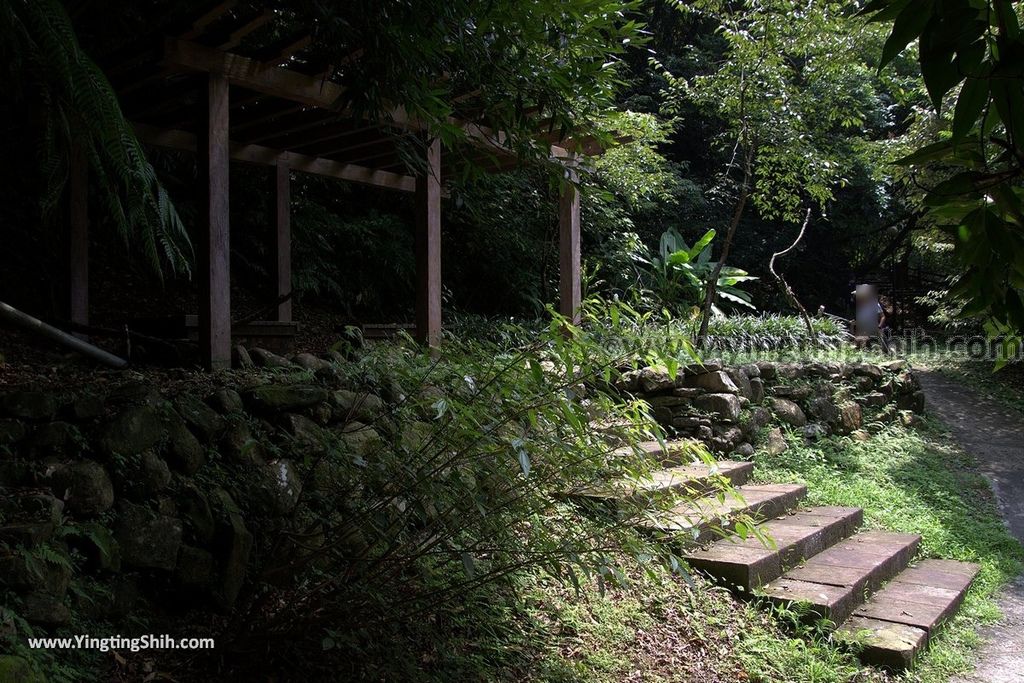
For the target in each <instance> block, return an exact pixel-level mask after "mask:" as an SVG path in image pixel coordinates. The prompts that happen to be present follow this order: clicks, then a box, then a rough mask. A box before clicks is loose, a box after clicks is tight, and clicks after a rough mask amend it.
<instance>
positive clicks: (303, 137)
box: [70, 2, 580, 369]
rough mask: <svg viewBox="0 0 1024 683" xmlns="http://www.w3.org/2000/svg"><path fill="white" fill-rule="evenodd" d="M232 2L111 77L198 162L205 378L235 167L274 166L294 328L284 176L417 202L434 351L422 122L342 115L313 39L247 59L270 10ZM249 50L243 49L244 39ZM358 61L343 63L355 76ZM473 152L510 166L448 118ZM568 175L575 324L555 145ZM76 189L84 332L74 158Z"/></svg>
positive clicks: (437, 153) (224, 281)
mask: <svg viewBox="0 0 1024 683" xmlns="http://www.w3.org/2000/svg"><path fill="white" fill-rule="evenodd" d="M232 4H233V3H230V2H227V3H221V4H220V5H218V6H216V7H214V8H213V9H211V10H209V11H208V12H206V13H205V14H203V15H202V16H201V17H198V18H197V19H195V20H194V21H193V22H191V24H190V25H189V26H187V27H185V28H184V30H181V31H178V32H176V33H174V35H171V36H169V37H165V38H163V40H162V43H161V41H159V40H158V41H155V43H156V44H153V41H150V45H148V46H146V47H145V48H144V49H143V50H142V51H141V52H137V53H133V54H128V55H123V56H122V57H121V58H119V60H118V62H117V63H115V64H111V65H109V67H108V69H107V71H108V75H109V76H110V78H111V81H112V83H113V84H114V85H115V87H116V89H117V91H118V94H119V97H120V98H121V100H122V107H123V109H124V111H125V114H126V116H127V117H128V119H129V120H130V121H131V122H132V124H133V126H134V128H135V131H136V133H137V135H138V137H139V139H140V140H141V141H142V142H144V143H145V144H148V145H153V146H157V147H164V148H171V149H178V150H187V151H191V152H194V153H196V154H197V156H198V167H199V184H200V188H199V189H200V197H201V225H200V235H201V237H200V239H199V240H198V243H197V244H196V245H195V246H196V248H197V257H198V258H197V276H198V278H199V284H200V302H199V346H200V350H201V354H202V359H203V363H204V365H205V366H206V367H207V368H210V369H219V368H227V367H230V364H231V347H232V343H231V296H230V268H229V253H230V241H231V230H230V225H229V192H228V188H229V166H230V162H231V161H241V162H247V163H253V164H264V165H269V166H273V167H274V168H275V173H274V182H273V191H274V197H275V212H274V222H275V226H276V240H274V243H273V245H272V246H273V252H274V258H273V264H274V270H275V279H276V291H277V295H278V302H279V304H278V306H277V314H276V318H277V320H278V321H283V322H290V321H291V319H292V305H291V301H290V298H289V295H290V293H291V226H290V208H289V204H290V179H291V174H292V172H303V173H312V174H317V175H322V176H327V177H331V178H336V179H339V180H346V181H349V182H355V183H360V184H364V185H371V186H374V187H379V188H385V189H389V190H393V191H396V192H409V193H412V194H413V195H414V202H415V206H416V225H415V245H416V280H417V285H416V286H417V295H416V336H417V338H418V339H419V340H421V341H422V342H423V343H425V344H428V345H431V346H434V345H437V344H438V343H439V341H440V337H441V317H442V314H441V199H442V194H443V188H442V180H443V178H444V177H446V175H448V174H449V173H451V172H452V171H453V170H454V168H453V167H450V166H449V163H454V161H455V159H454V157H453V159H452V160H451V162H449V161H448V159H446V156H447V155H443V154H442V149H441V144H440V142H439V141H438V140H437V139H428V138H427V136H428V135H429V131H428V130H427V126H426V124H425V123H424V122H421V121H419V120H417V119H416V118H414V117H412V116H409V115H408V114H407V113H406V112H405V111H404V110H402V109H400V108H395V109H394V110H393V111H391V112H389V113H388V115H387V116H386V117H384V118H383V119H382V120H380V121H370V120H366V119H363V118H358V117H356V116H354V115H353V114H352V112H350V111H346V110H345V109H344V108H343V105H342V104H341V102H343V101H344V97H343V95H344V90H343V87H342V86H341V85H339V84H337V83H335V82H333V81H332V80H331V79H330V78H331V75H332V74H333V73H334V71H335V69H337V68H338V65H318V64H315V63H313V61H312V60H310V59H306V58H304V51H305V50H306V49H307V48H308V47H309V45H310V44H311V39H310V37H309V36H308V35H295V36H292V37H289V38H287V39H284V40H278V41H276V42H275V43H274V44H271V45H265V46H263V47H260V48H257V49H253V50H250V51H248V52H247V53H246V54H242V53H241V50H240V49H239V45H240V44H241V43H242V42H243V40H244V39H246V38H247V37H249V36H250V35H252V34H254V33H255V32H256V31H259V30H266V27H267V26H268V25H269V24H270V23H271V22H272V20H273V19H274V18H275V13H274V12H273V11H269V12H262V13H259V14H257V15H254V16H236V15H235V14H233V13H232V12H231V8H232ZM248 42H251V41H248ZM358 58H359V55H358V53H356V54H353V55H352V56H351V58H350V59H351V61H352V63H353V67H354V68H358ZM451 123H454V124H456V125H458V126H460V127H461V128H462V129H463V130H464V131H465V133H466V138H467V139H468V140H469V141H470V144H471V146H472V148H471V149H470V151H468V152H466V153H464V154H463V155H460V157H459V158H460V159H463V160H464V159H466V158H467V157H468V158H469V160H470V161H473V162H477V163H480V164H481V165H484V166H487V167H489V168H493V169H494V170H501V169H505V168H511V167H514V166H515V165H517V163H518V161H519V160H518V159H517V158H516V156H515V155H514V154H513V153H512V152H511V151H510V150H509V149H508V148H507V147H506V145H505V140H504V136H503V135H502V134H501V133H500V132H497V131H494V130H491V129H489V128H487V127H486V126H482V125H479V124H477V123H473V122H470V121H461V120H454V119H453V120H452V121H451ZM410 136H412V137H415V138H417V139H416V142H417V143H418V144H420V145H422V146H423V148H424V149H425V150H426V152H425V157H426V166H425V168H423V169H422V170H420V171H418V172H417V173H415V174H413V175H410V174H409V171H408V169H407V166H406V164H405V162H404V161H403V159H402V156H401V154H400V150H399V149H398V147H397V146H396V145H397V144H398V141H399V140H401V139H402V138H403V137H410ZM551 156H552V159H554V160H555V161H558V162H559V163H562V164H564V165H565V168H566V173H565V180H564V181H563V183H562V188H561V192H560V202H559V211H558V220H559V235H560V237H559V267H560V285H559V310H560V311H561V313H562V314H564V315H566V316H568V317H570V318H572V319H574V320H578V313H579V305H580V203H579V195H578V192H577V190H576V186H575V180H576V177H575V170H574V165H575V164H574V162H575V156H574V155H573V154H572V153H571V152H569V151H568V150H567V148H566V145H562V144H552V145H551ZM72 169H73V170H72V173H71V182H70V210H71V217H70V228H71V239H70V244H71V249H72V255H71V278H70V282H71V293H70V296H71V320H72V322H73V323H77V324H80V325H88V319H89V302H88V287H89V282H88V278H89V276H88V272H89V266H88V217H87V215H86V214H87V203H86V201H85V200H84V197H85V187H86V182H87V177H86V165H85V160H84V157H83V156H82V155H75V156H74V158H73V159H72Z"/></svg>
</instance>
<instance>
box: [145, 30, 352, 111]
mask: <svg viewBox="0 0 1024 683" xmlns="http://www.w3.org/2000/svg"><path fill="white" fill-rule="evenodd" d="M163 64H164V65H165V66H168V67H171V68H177V69H185V70H190V71H200V72H202V71H205V72H209V73H218V74H221V75H223V76H225V77H226V78H227V79H228V80H229V81H231V82H232V83H234V84H235V85H240V86H242V87H245V88H249V89H250V90H255V91H257V92H261V93H264V94H266V95H273V96H274V97H280V98H282V99H286V100H291V101H293V102H301V103H302V104H308V105H310V106H312V107H317V108H319V109H327V110H332V111H333V110H336V109H337V108H338V106H339V102H340V100H341V96H342V94H343V93H344V92H345V90H344V88H342V87H341V86H340V85H338V84H336V83H332V82H331V81H323V80H321V79H319V78H316V77H315V76H308V75H305V74H300V73H298V72H295V71H291V70H289V69H283V68H281V67H274V66H264V65H262V64H261V63H260V62H257V61H255V60H252V59H249V58H248V57H242V56H240V55H236V54H232V53H230V52H224V51H222V50H217V49H216V48H209V47H205V46H203V45H197V44H196V43H190V42H188V41H185V40H179V39H177V38H168V39H167V40H166V41H165V42H164V58H163Z"/></svg>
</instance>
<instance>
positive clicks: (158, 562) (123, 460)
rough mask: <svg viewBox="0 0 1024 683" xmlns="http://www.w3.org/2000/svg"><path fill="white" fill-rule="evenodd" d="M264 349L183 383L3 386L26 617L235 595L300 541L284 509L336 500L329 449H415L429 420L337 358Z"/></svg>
mask: <svg viewBox="0 0 1024 683" xmlns="http://www.w3.org/2000/svg"><path fill="white" fill-rule="evenodd" d="M252 359H253V360H252V362H253V363H254V364H259V365H261V366H262V367H263V368H266V370H265V371H264V372H262V373H258V372H250V373H236V374H234V375H231V376H228V377H227V378H221V381H223V382H226V383H224V384H222V385H220V386H215V387H214V386H212V385H208V386H207V388H206V389H198V390H197V389H187V390H185V391H183V392H175V391H174V390H173V389H170V390H168V389H165V390H164V393H161V391H158V390H157V388H156V387H154V386H153V385H152V384H150V383H148V382H145V381H128V382H122V383H120V384H119V385H118V386H116V387H114V388H112V389H110V390H107V391H102V390H101V391H95V392H89V393H78V394H74V395H64V394H61V393H60V392H58V391H48V390H46V391H42V390H37V389H33V388H31V387H22V388H18V389H14V390H10V389H8V390H0V592H5V591H6V592H8V595H11V594H13V595H14V596H16V597H15V599H14V600H13V601H12V602H10V603H8V604H9V606H10V607H11V608H12V609H13V610H14V611H15V612H16V613H17V614H18V615H19V616H21V617H22V618H24V619H25V620H27V621H28V622H30V623H31V624H35V625H37V626H39V625H42V626H47V627H55V626H62V625H67V624H68V623H69V622H70V621H71V620H72V619H78V618H85V619H88V620H90V621H103V620H111V621H118V620H122V619H123V618H124V617H125V616H127V615H130V614H132V613H133V610H135V608H136V606H137V605H138V604H139V603H140V601H142V602H145V603H147V609H156V610H157V611H159V610H161V609H164V608H168V609H178V608H181V607H182V606H189V605H191V606H199V607H201V608H202V607H206V606H210V607H218V608H220V609H222V610H226V609H229V608H230V607H231V606H232V605H233V604H234V603H235V601H236V599H237V597H238V595H239V591H240V590H241V588H242V586H243V583H244V581H245V580H246V575H247V573H250V574H251V572H252V571H253V568H254V566H255V565H257V564H259V563H260V562H263V563H266V562H267V561H271V560H272V559H273V558H271V557H269V555H270V550H269V548H270V547H271V546H272V545H273V546H275V547H276V548H277V549H276V551H275V552H279V553H281V554H283V555H285V556H287V554H288V553H294V552H296V548H294V547H289V546H288V544H287V543H285V544H283V545H282V544H281V543H280V542H279V540H280V539H279V538H277V536H278V535H279V534H278V532H279V531H280V530H281V529H282V528H285V525H286V521H287V523H293V524H295V525H296V526H298V527H300V528H302V529H308V528H311V527H312V526H315V525H316V524H318V523H327V522H326V521H321V518H322V519H323V520H326V519H328V518H329V515H331V514H337V512H336V509H337V506H331V505H329V504H326V502H325V504H324V505H322V506H321V507H320V508H318V507H317V502H316V501H317V499H318V498H317V495H318V494H319V495H320V499H326V498H328V497H329V496H330V494H331V493H332V492H331V491H330V488H331V487H332V486H337V485H338V483H337V482H336V481H334V480H333V479H332V476H331V471H330V464H331V458H349V459H353V460H354V459H357V458H362V457H365V456H369V455H370V454H371V453H372V452H375V451H376V450H377V449H380V448H414V447H415V445H416V438H417V435H418V434H422V433H424V432H425V431H426V430H428V429H429V425H427V424H426V423H424V422H417V421H415V420H411V421H410V420H407V421H406V422H405V424H404V426H399V425H398V424H397V423H396V422H395V421H394V420H392V419H391V417H390V407H389V405H388V404H387V403H386V402H385V400H384V399H383V398H381V397H380V396H378V395H377V394H374V393H367V392H360V391H353V390H351V389H349V388H345V387H343V386H341V383H340V373H339V372H338V368H339V366H338V365H337V363H341V362H344V359H342V358H340V357H338V358H333V359H323V358H316V357H314V356H310V355H309V354H300V355H299V356H296V357H294V358H292V359H285V358H282V357H280V356H276V355H274V354H272V353H269V352H266V351H260V350H255V351H254V352H253V353H252ZM282 369H284V370H282ZM277 373H283V374H277ZM279 378H280V379H279ZM296 381H298V382H299V383H295V382H296ZM233 382H238V383H240V384H233ZM261 382H263V383H261ZM280 382H290V383H280ZM389 398H391V400H392V401H393V402H394V401H396V400H397V399H396V398H395V397H389ZM328 444H330V447H331V449H332V453H331V458H323V460H322V461H317V460H316V457H317V456H318V455H321V454H322V453H323V451H324V449H325V448H327V445H328ZM302 460H304V463H305V466H304V467H303V468H301V469H302V471H303V472H305V473H310V474H311V475H312V476H310V474H306V475H305V477H304V480H300V478H299V476H297V474H296V472H297V471H298V470H299V469H300V468H299V467H298V462H299V461H302ZM310 462H314V463H317V466H316V467H312V466H310ZM304 488H305V489H306V493H307V494H312V495H307V496H305V497H304V498H303V500H302V506H301V510H297V509H296V508H297V502H298V501H299V497H300V494H301V493H302V492H303V489H304ZM293 512H296V513H298V514H293ZM295 517H301V524H300V523H298V522H295V520H294V518H295ZM261 542H262V543H263V545H262V547H261V545H260V544H261ZM257 556H259V557H257ZM72 582H78V583H77V584H76V585H75V590H69V585H71V584H72ZM83 632H84V631H83Z"/></svg>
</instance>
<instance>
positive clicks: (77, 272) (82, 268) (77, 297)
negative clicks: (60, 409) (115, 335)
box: [68, 144, 89, 339]
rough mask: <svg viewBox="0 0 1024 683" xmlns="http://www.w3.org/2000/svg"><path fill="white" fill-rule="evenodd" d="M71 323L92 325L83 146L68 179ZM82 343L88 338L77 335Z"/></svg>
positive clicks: (74, 157) (74, 154) (86, 171)
mask: <svg viewBox="0 0 1024 683" xmlns="http://www.w3.org/2000/svg"><path fill="white" fill-rule="evenodd" d="M68 225H69V227H70V234H69V236H68V252H69V253H68V257H69V260H68V279H69V285H70V292H69V294H70V300H69V311H68V313H69V315H68V317H69V319H70V320H71V323H72V325H83V326H87V325H88V324H89V164H88V159H87V158H86V155H85V149H83V147H82V146H81V145H80V144H76V145H74V147H73V148H72V150H71V167H70V173H69V177H68ZM75 336H76V337H78V338H80V339H88V335H86V334H84V333H81V332H76V333H75Z"/></svg>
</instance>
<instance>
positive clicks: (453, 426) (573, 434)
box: [218, 304, 727, 678]
mask: <svg viewBox="0 0 1024 683" xmlns="http://www.w3.org/2000/svg"><path fill="white" fill-rule="evenodd" d="M585 317H586V318H587V320H588V324H587V325H585V326H582V327H579V328H577V327H572V326H569V325H567V323H566V321H565V320H564V319H561V318H559V317H557V316H554V317H553V319H552V321H551V323H550V324H549V325H547V326H546V327H544V328H543V329H539V330H537V331H536V334H535V335H520V334H515V333H511V332H510V333H507V334H498V335H496V337H495V339H496V340H494V341H491V340H486V339H475V340H469V339H459V338H455V337H453V338H450V339H447V340H446V342H445V345H444V350H443V353H442V355H440V356H439V357H432V356H431V355H430V354H428V353H424V352H423V350H422V348H421V347H419V346H418V345H416V344H413V343H411V340H410V343H408V344H402V343H401V340H398V343H388V344H379V345H371V346H370V347H368V348H367V349H365V350H364V351H363V352H361V353H360V354H359V355H358V357H356V358H354V359H353V361H352V362H351V363H349V364H346V365H344V366H338V368H339V371H340V372H342V373H345V375H346V376H345V377H344V378H343V379H342V384H343V385H345V386H354V387H363V388H365V389H369V390H372V391H375V392H378V393H380V394H382V395H384V396H385V397H386V398H387V399H388V401H387V404H386V405H388V406H389V409H388V410H387V411H385V413H386V414H382V415H380V417H379V418H378V419H375V420H366V418H363V419H364V420H366V421H365V422H363V423H351V424H352V425H355V426H353V427H352V429H351V431H345V432H340V433H339V432H337V431H330V430H324V434H323V439H322V440H318V442H317V443H316V444H315V445H313V446H312V447H307V444H303V443H300V442H299V441H296V443H295V445H294V448H290V449H289V451H290V455H289V457H290V458H292V459H293V460H296V461H300V460H302V461H303V465H302V466H301V467H300V470H301V474H302V477H303V480H304V481H305V482H306V485H305V486H304V487H303V504H302V505H300V506H299V507H298V508H297V512H296V513H295V515H294V518H293V519H292V520H291V521H290V522H289V524H288V526H287V528H285V529H283V530H279V529H275V530H273V533H272V534H271V536H270V537H269V538H267V539H265V540H264V541H263V542H262V543H260V542H258V545H260V546H261V547H263V548H264V551H263V554H262V557H261V564H262V566H261V568H260V575H261V576H263V577H267V578H266V580H265V582H264V583H263V584H262V585H260V586H258V587H257V590H255V591H254V592H253V595H252V599H251V600H250V601H249V602H248V604H245V605H241V606H240V609H239V610H238V616H237V618H236V619H235V620H234V628H232V629H230V630H228V631H227V632H225V633H224V634H223V636H221V639H218V649H219V650H220V649H222V650H223V651H226V652H238V651H240V652H252V651H262V652H267V651H274V648H271V647H268V645H269V644H270V643H279V642H288V643H291V644H292V645H291V646H290V647H289V649H288V651H287V652H284V651H281V652H279V653H278V654H279V656H280V657H281V658H282V659H284V658H288V657H301V658H302V659H303V660H305V661H307V662H315V661H320V662H322V663H323V664H324V665H325V666H328V665H329V666H332V667H335V668H334V669H332V670H333V671H334V673H335V674H336V675H338V676H339V677H342V678H344V677H345V676H344V675H343V672H341V671H338V670H337V667H339V666H342V665H341V664H339V662H347V663H348V664H347V665H348V666H358V667H364V666H365V665H366V662H367V661H368V659H369V660H370V661H373V662H383V661H386V660H388V659H389V658H390V655H388V654H387V652H392V651H393V650H394V649H396V648H397V649H398V650H403V649H404V650H405V651H409V650H410V649H412V648H415V647H420V646H419V645H415V642H416V641H417V639H418V638H420V637H421V635H420V634H421V633H422V631H423V626H422V620H423V619H424V618H434V616H436V615H439V614H444V613H448V612H450V610H452V609H453V607H454V606H459V605H463V606H465V607H466V609H469V610H471V612H472V613H473V614H476V615H478V616H480V618H481V619H484V615H486V614H487V613H489V610H488V609H483V608H477V607H472V608H471V607H470V606H468V605H467V604H466V601H467V600H472V601H474V603H480V604H481V605H491V607H495V608H496V607H498V605H497V604H494V603H495V601H498V600H500V601H502V604H505V602H508V601H511V602H514V601H515V600H516V595H517V591H518V586H519V582H520V580H521V579H523V578H524V577H525V576H527V575H528V574H529V573H531V572H537V571H541V572H543V573H544V574H546V575H548V576H550V577H553V580H556V581H558V582H561V583H562V584H564V585H566V586H569V587H576V588H577V589H583V588H584V587H587V586H591V587H592V586H598V587H603V586H607V585H616V584H617V583H619V582H621V581H622V579H623V577H624V576H625V573H626V570H627V568H628V567H629V566H632V567H634V568H635V567H638V566H639V567H641V568H642V571H656V570H659V569H662V568H672V569H676V570H678V569H679V567H680V561H679V560H678V558H674V557H672V555H671V553H672V550H671V547H670V546H669V545H668V544H665V545H664V546H660V547H659V546H657V545H655V544H652V543H651V542H650V541H649V540H648V539H646V538H645V537H644V536H643V535H641V534H638V533H637V532H636V531H635V529H634V525H633V522H635V521H637V520H638V518H640V517H641V516H646V515H649V514H650V512H651V507H650V504H653V505H654V506H655V508H657V507H658V506H665V507H667V506H671V505H674V504H676V503H678V498H676V497H675V494H671V495H669V496H666V497H665V498H664V499H661V498H659V499H657V500H653V501H636V502H635V504H634V505H631V504H626V505H624V506H619V507H618V508H617V509H616V510H615V511H610V510H609V509H607V508H606V507H605V506H603V505H598V504H594V506H591V505H587V504H585V503H582V502H578V500H577V499H576V498H573V497H571V496H567V495H566V494H567V493H571V492H573V491H580V490H582V489H585V488H590V487H593V486H594V485H596V484H599V483H601V482H603V481H606V480H607V479H609V478H619V477H631V478H635V477H643V476H645V475H646V474H647V473H648V472H649V471H650V469H651V468H652V467H656V466H657V464H656V463H654V462H653V461H652V460H650V459H648V458H646V457H644V456H643V455H642V454H640V453H636V454H631V453H629V452H627V453H625V454H624V453H622V452H621V451H617V448H618V447H619V446H620V445H621V444H637V443H639V442H641V441H649V440H652V439H661V438H663V434H662V433H661V431H660V430H659V428H658V426H657V425H656V424H655V423H654V422H653V421H652V420H651V419H650V417H649V415H648V413H647V410H648V406H647V404H646V403H644V402H642V401H629V400H627V401H623V400H622V397H620V396H618V395H616V394H615V393H614V392H611V391H607V388H608V387H609V383H610V382H611V381H612V380H613V379H614V377H615V375H616V373H618V372H620V371H622V370H624V369H626V368H627V367H635V366H636V365H638V364H647V363H650V362H657V363H659V364H662V365H666V366H668V367H669V368H670V369H673V368H674V367H675V366H678V364H679V362H680V358H681V356H682V357H687V356H688V355H689V352H690V351H689V350H690V346H689V344H688V342H687V340H685V339H684V338H683V337H682V336H681V334H680V333H679V331H678V329H676V328H671V329H668V330H666V329H657V327H658V326H656V325H654V324H653V321H652V320H651V319H650V317H649V316H644V315H641V314H638V313H636V312H635V311H632V310H631V309H629V308H628V307H625V306H622V305H619V304H610V305H603V304H588V305H587V308H586V311H585ZM597 321H600V323H601V324H594V323H596V322H597ZM591 330H593V331H591ZM480 336H481V337H482V336H486V335H480ZM524 336H526V337H528V338H529V340H528V341H526V342H525V343H524V341H523V337H524ZM360 434H361V435H362V436H358V435H360ZM362 437H365V438H362ZM693 452H694V454H695V455H697V456H698V457H704V458H708V459H710V455H708V454H707V452H706V451H704V450H703V449H699V448H697V447H696V446H695V447H694V451H693ZM722 487H723V489H727V485H726V484H725V482H724V481H723V482H722ZM723 494H724V491H723ZM270 577H273V578H270ZM498 611H500V610H498ZM431 615H433V616H431ZM504 627H507V624H506V625H501V624H472V625H469V626H467V628H478V629H481V630H482V631H486V630H487V629H489V628H504ZM481 637H482V638H483V637H485V636H484V634H483V633H481ZM222 639H223V642H222ZM389 648H390V649H389ZM322 649H327V650H329V651H330V652H331V653H332V656H330V657H323V656H322V655H320V654H319V653H320V651H321V650H322ZM414 651H415V650H414ZM368 653H373V654H368ZM334 655H336V656H334ZM239 664H241V665H242V666H244V662H240V663H239ZM266 664H267V662H265V661H264V662H261V665H262V666H266ZM313 666H317V665H316V664H314V665H313ZM396 671H398V669H391V670H390V673H391V674H394V673H395V672H396ZM344 673H349V674H351V675H352V676H355V675H356V674H357V673H358V672H357V671H355V670H352V671H348V672H344ZM406 673H407V672H406ZM403 675H405V674H404V673H403Z"/></svg>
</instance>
